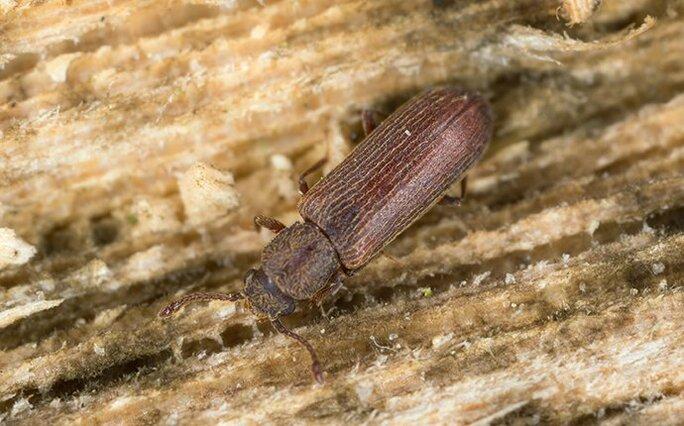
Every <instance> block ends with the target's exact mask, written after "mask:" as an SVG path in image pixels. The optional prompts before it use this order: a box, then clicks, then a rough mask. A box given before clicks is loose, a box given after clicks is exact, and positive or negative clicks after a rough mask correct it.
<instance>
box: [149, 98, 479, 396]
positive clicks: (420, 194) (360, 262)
mask: <svg viewBox="0 0 684 426" xmlns="http://www.w3.org/2000/svg"><path fill="white" fill-rule="evenodd" d="M362 118H363V127H364V130H366V133H367V137H366V138H365V139H364V140H363V141H362V142H361V143H360V144H359V145H358V146H356V148H355V149H354V150H353V151H352V153H351V154H350V155H349V156H348V157H347V158H346V159H345V160H344V161H343V162H342V163H341V164H340V165H338V166H337V167H336V168H335V169H334V170H332V171H331V172H330V174H328V175H327V176H326V177H325V178H323V179H322V180H321V181H319V182H318V184H316V185H315V186H314V187H313V188H312V189H311V191H309V190H308V186H307V184H306V181H305V180H304V177H305V176H306V175H307V174H309V173H310V172H312V171H313V170H314V169H315V168H316V167H318V166H320V165H321V164H322V163H320V162H319V163H318V164H317V165H315V166H314V167H312V168H311V169H309V170H308V171H307V172H305V173H304V175H302V177H301V178H300V189H301V192H302V194H304V196H303V197H302V199H301V201H300V202H299V213H300V214H301V216H302V218H303V219H304V220H303V221H302V222H296V223H294V224H293V225H291V226H289V227H286V226H285V225H283V224H282V223H280V222H279V221H277V220H275V219H271V218H266V217H263V216H257V217H255V219H254V221H255V223H256V224H257V225H258V226H263V227H266V228H268V229H270V230H272V231H273V232H275V233H276V234H277V235H276V237H275V238H274V239H273V240H272V241H271V242H270V243H269V244H268V245H267V246H266V248H265V249H264V251H263V253H262V255H261V262H262V264H261V267H260V268H258V269H251V270H249V272H247V275H246V277H245V287H244V290H243V291H242V293H236V294H223V293H193V294H189V295H187V296H185V297H182V298H181V299H179V300H177V301H175V302H173V303H171V304H170V305H168V306H167V307H165V308H164V309H163V310H162V311H161V312H160V316H168V315H171V314H172V313H174V312H175V311H177V310H178V309H180V308H181V306H183V305H184V304H186V303H188V302H190V301H195V300H213V299H220V300H231V301H235V300H239V299H246V300H247V301H248V303H249V305H250V307H251V309H252V311H253V312H254V313H255V314H257V315H260V316H266V317H268V318H269V319H270V320H271V322H272V324H273V326H274V328H275V329H276V330H278V331H279V332H280V333H283V334H285V335H287V336H290V337H292V338H294V339H296V340H297V341H299V342H300V343H301V344H303V345H304V346H305V347H306V349H307V350H308V351H309V353H310V355H311V360H312V365H311V370H312V372H313V374H314V377H315V378H316V380H317V381H318V382H320V383H322V381H323V373H322V370H321V367H320V363H319V362H318V357H317V356H316V352H315V351H314V349H313V347H312V346H311V345H310V344H309V343H308V342H307V341H306V340H305V339H304V338H303V337H301V336H299V335H297V334H295V333H294V332H292V331H291V330H289V329H287V328H286V327H285V326H284V325H283V323H282V322H281V321H280V319H279V318H280V317H281V316H283V315H289V314H291V313H292V312H294V310H295V307H296V302H297V301H302V300H315V301H317V302H318V303H320V302H322V301H323V300H324V299H325V297H326V296H328V295H330V294H332V293H334V292H335V291H336V290H337V289H339V287H340V286H341V285H342V278H343V277H344V276H345V275H350V274H351V273H352V272H354V271H357V270H359V269H360V268H362V267H363V266H364V265H366V264H367V263H368V262H369V261H370V260H371V259H373V258H374V257H375V256H376V255H378V254H380V253H381V252H382V250H383V248H384V247H385V246H386V245H387V244H389V243H390V242H391V241H392V240H393V239H394V238H395V237H396V236H397V235H399V234H400V233H401V232H402V231H403V230H404V229H406V228H407V227H408V226H409V225H411V224H412V223H413V222H415V221H416V220H417V219H418V218H420V217H421V216H422V215H423V214H425V213H426V212H427V211H428V210H429V209H430V208H431V207H432V206H433V205H434V204H436V203H438V202H440V200H441V201H442V202H448V203H449V204H455V205H458V204H459V203H460V200H461V198H455V197H449V196H446V195H444V192H445V191H446V190H447V189H448V188H449V187H450V186H451V185H452V184H453V183H455V182H456V181H457V180H458V179H459V178H460V177H461V176H463V175H464V174H465V173H466V172H467V171H468V170H469V169H470V168H471V166H472V165H473V164H474V163H475V162H476V161H477V160H478V159H479V158H480V157H481V156H482V154H483V152H484V150H485V148H486V146H487V144H488V143H489V140H490V138H491V134H492V118H491V110H490V108H489V105H488V104H487V102H486V101H485V100H484V99H483V98H481V97H479V96H477V95H473V94H469V93H467V92H464V91H461V90H458V89H454V88H440V89H434V90H430V91H427V92H425V93H423V94H421V95H419V96H417V97H415V98H413V99H411V100H410V101H409V102H407V103H406V104H404V105H403V106H402V107H401V108H399V109H398V110H397V111H395V112H394V113H393V114H392V115H390V116H389V117H388V118H387V119H386V120H385V121H383V122H382V123H381V124H380V125H379V126H378V127H377V128H375V129H374V127H375V125H374V121H373V119H372V114H371V113H368V112H365V113H364V114H363V116H362ZM465 182H466V181H465V178H463V180H462V181H461V196H463V194H464V193H465Z"/></svg>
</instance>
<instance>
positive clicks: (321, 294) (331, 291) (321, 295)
mask: <svg viewBox="0 0 684 426" xmlns="http://www.w3.org/2000/svg"><path fill="white" fill-rule="evenodd" d="M342 285H343V284H342V277H341V276H340V274H339V273H338V274H337V276H336V277H335V281H334V282H333V283H332V284H330V285H329V286H327V287H325V288H322V289H321V290H319V291H317V292H316V294H314V295H313V296H311V301H313V302H314V303H315V304H316V306H319V307H320V306H322V305H323V302H325V300H326V299H327V298H328V297H331V296H334V295H335V294H337V292H338V291H340V289H341V288H342ZM324 316H325V315H324Z"/></svg>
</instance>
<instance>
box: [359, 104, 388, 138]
mask: <svg viewBox="0 0 684 426" xmlns="http://www.w3.org/2000/svg"><path fill="white" fill-rule="evenodd" d="M377 116H382V117H383V118H384V115H383V114H382V113H381V112H378V111H376V110H374V109H364V110H361V127H363V133H364V134H365V135H366V136H368V135H370V133H371V132H372V131H373V130H375V128H376V127H378V126H379V125H380V123H381V122H382V120H377V119H376V117H377Z"/></svg>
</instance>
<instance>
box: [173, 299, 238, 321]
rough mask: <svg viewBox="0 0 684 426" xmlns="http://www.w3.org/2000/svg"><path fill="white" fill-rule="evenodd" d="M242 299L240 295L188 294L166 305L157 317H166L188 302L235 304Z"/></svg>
mask: <svg viewBox="0 0 684 426" xmlns="http://www.w3.org/2000/svg"><path fill="white" fill-rule="evenodd" d="M243 298H244V296H243V295H242V294H240V293H190V294H186V295H185V296H183V297H181V298H180V299H176V300H174V301H173V302H171V303H169V304H168V305H166V307H164V309H162V310H161V311H159V316H160V317H168V316H169V315H172V314H174V313H176V312H177V311H178V310H179V309H180V308H182V307H183V306H184V305H187V304H188V303H190V302H195V301H205V300H227V301H229V302H235V301H238V300H240V299H243Z"/></svg>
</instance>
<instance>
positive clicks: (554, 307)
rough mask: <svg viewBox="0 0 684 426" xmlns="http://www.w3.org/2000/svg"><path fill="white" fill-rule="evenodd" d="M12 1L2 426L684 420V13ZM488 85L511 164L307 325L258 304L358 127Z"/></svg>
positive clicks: (677, 8)
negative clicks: (272, 316) (255, 277)
mask: <svg viewBox="0 0 684 426" xmlns="http://www.w3.org/2000/svg"><path fill="white" fill-rule="evenodd" d="M263 3H264V4H263V5H262V4H260V3H258V2H256V1H251V0H236V1H225V2H224V1H193V0H179V1H156V2H154V1H132V0H114V1H97V0H84V1H80V0H69V1H65V0H59V1H12V0H10V1H3V2H0V11H2V13H3V15H2V17H1V18H0V228H2V230H3V232H2V234H0V235H1V236H2V241H0V248H1V250H0V251H1V252H2V259H1V260H0V265H2V266H0V268H2V269H0V309H1V311H0V351H1V352H0V422H6V423H11V424H73V423H81V424H93V423H112V424H116V423H122V422H123V423H126V424H156V423H162V424H175V423H179V424H214V423H217V422H219V421H225V422H228V424H230V423H231V422H240V421H242V422H244V423H250V422H253V423H255V424H256V423H258V422H272V423H277V424H290V423H291V422H292V421H296V422H299V423H313V422H320V423H328V424H349V423H357V422H368V423H370V424H382V423H387V424H389V423H392V424H415V422H417V421H423V422H431V423H456V424H468V423H477V424H492V423H493V424H516V422H520V423H518V424H534V423H535V422H537V423H542V424H558V423H575V424H592V423H604V424H615V425H617V424H672V425H674V424H681V422H682V418H684V417H683V416H684V394H683V391H684V330H683V328H684V327H683V324H684V294H683V293H682V285H683V284H684V268H683V265H684V234H683V233H682V231H683V229H684V219H683V217H684V172H683V170H684V94H682V89H683V88H684V4H683V3H682V2H681V1H665V0H662V1H658V0H630V1H618V0H606V1H604V2H602V4H601V5H600V7H598V8H595V5H594V3H595V2H587V1H577V2H573V1H552V0H544V1H538V0H535V1H532V0H485V1H474V0H472V1H470V0H467V1H450V0H440V1H403V0H396V1H391V0H378V1H365V0H364V1H360V0H359V1H332V0H330V1H328V0H309V1H285V0H281V1H275V0H273V1H271V0H269V1H265V2H263ZM443 83H449V84H456V85H461V86H463V87H465V88H467V89H470V90H478V91H480V92H481V93H483V94H484V95H485V96H486V97H487V98H488V99H490V101H491V103H492V105H493V108H494V112H495V116H496V120H495V128H496V130H495V136H494V140H493V144H492V147H491V149H490V150H489V152H488V153H487V155H486V156H485V159H484V160H483V162H481V163H480V164H479V165H478V166H477V167H476V168H475V170H474V172H473V174H472V176H471V178H470V184H469V186H470V194H469V198H468V199H467V200H466V202H465V203H464V205H463V207H460V208H458V209H453V208H448V207H436V208H435V209H434V210H433V211H431V212H430V213H428V215H427V216H426V217H425V218H423V219H422V220H421V221H419V222H418V223H417V224H415V225H414V226H412V227H411V228H410V229H408V230H407V232H406V233H405V234H404V235H402V236H401V237H400V238H399V239H398V240H397V241H396V242H395V243H393V244H392V245H391V246H390V247H389V249H388V254H389V255H391V256H392V257H393V258H396V259H397V261H394V260H392V259H390V258H385V257H383V258H379V259H377V260H375V261H373V262H371V264H369V265H368V267H367V268H366V269H365V270H364V271H363V272H361V273H359V274H358V275H356V276H355V277H353V278H352V279H350V280H348V281H347V283H346V290H342V291H341V292H340V293H339V294H338V296H339V297H338V299H337V300H336V301H335V302H334V303H329V304H328V305H327V306H326V308H327V309H331V310H330V318H324V317H322V316H321V315H320V313H319V311H318V310H317V309H312V308H310V307H308V306H303V309H302V312H301V313H298V314H296V315H294V316H293V317H292V318H290V319H289V320H288V321H287V323H288V324H289V325H290V326H292V327H294V328H296V329H297V331H298V332H300V333H301V334H303V335H304V336H306V337H307V338H308V339H310V340H311V342H312V344H313V345H314V346H315V347H316V348H317V349H318V350H319V355H320V358H321V361H322V363H323V365H324V368H325V370H326V379H327V382H326V384H325V385H324V386H318V385H314V384H313V381H312V379H311V376H310V374H309V371H308V355H307V354H306V352H304V351H303V350H302V348H301V347H299V346H298V345H296V344H294V343H293V342H292V341H290V340H288V339H286V338H285V337H283V336H279V335H276V334H274V332H273V331H272V329H271V328H270V327H269V326H268V325H267V324H262V323H259V322H257V321H256V320H255V318H254V317H253V316H251V315H250V313H249V312H248V311H246V309H245V308H244V307H242V306H241V305H239V304H235V303H232V302H225V303H220V302H212V303H210V304H208V305H198V306H193V307H189V308H187V309H185V310H184V311H183V312H181V313H180V314H179V315H178V316H176V317H174V318H172V319H170V320H166V321H160V320H158V319H157V318H156V314H157V312H158V310H159V309H160V308H161V307H162V306H163V305H164V304H165V303H168V302H169V301H170V300H171V298H172V297H173V296H177V295H180V294H183V293H185V292H188V291H191V290H193V289H200V290H207V291H235V290H238V289H239V288H240V287H241V279H242V276H243V275H244V273H245V272H246V270H247V269H248V268H249V267H251V266H253V265H254V263H255V262H256V261H257V260H258V256H259V253H260V250H261V248H262V247H263V245H264V244H265V242H266V241H268V239H269V238H270V235H269V234H268V233H267V232H262V233H259V232H256V231H254V228H253V227H252V217H253V216H254V215H255V214H264V215H270V216H274V217H277V218H278V219H280V220H282V221H283V222H286V223H291V222H292V221H294V220H295V219H296V217H297V215H296V202H297V199H298V196H297V186H296V183H295V176H296V174H297V173H298V171H302V170H304V169H306V168H307V167H309V166H310V165H311V164H313V163H315V162H316V161H317V160H319V159H320V158H321V157H323V156H324V155H326V154H327V155H328V158H329V159H330V163H329V164H328V165H326V168H325V171H328V170H330V167H332V166H333V165H334V164H336V163H337V162H339V161H340V160H341V159H342V158H344V156H345V155H346V154H347V153H348V152H349V150H350V149H351V147H352V146H353V140H354V138H353V136H354V135H355V134H358V133H359V132H360V123H359V117H358V113H359V110H360V109H361V108H364V107H374V108H377V109H381V110H385V111H390V110H392V108H394V107H396V106H397V105H399V104H400V103H401V102H402V101H404V100H406V99H408V98H409V97H410V96H412V95H414V94H415V93H417V92H418V91H420V90H423V89H424V88H426V87H428V86H430V85H437V84H443Z"/></svg>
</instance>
